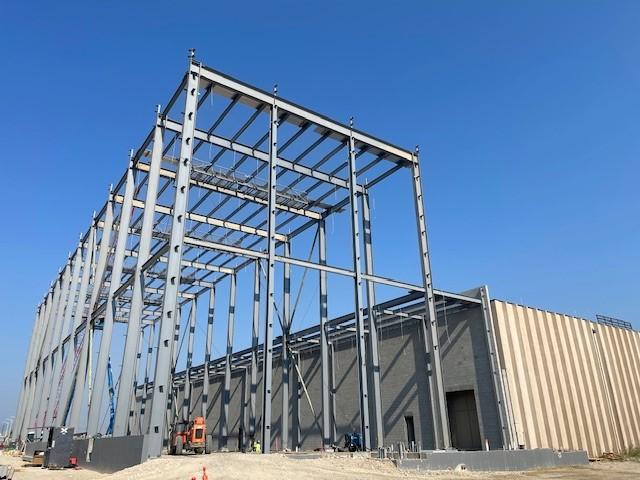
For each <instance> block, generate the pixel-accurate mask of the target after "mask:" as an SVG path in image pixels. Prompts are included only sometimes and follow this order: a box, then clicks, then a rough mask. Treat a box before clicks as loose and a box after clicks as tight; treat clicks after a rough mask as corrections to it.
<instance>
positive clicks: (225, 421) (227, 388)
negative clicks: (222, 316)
mask: <svg viewBox="0 0 640 480" xmlns="http://www.w3.org/2000/svg"><path fill="white" fill-rule="evenodd" d="M229 281H230V283H229V315H228V317H227V350H226V353H225V360H224V388H223V391H222V418H221V419H220V440H221V441H220V443H221V445H220V446H221V448H222V449H224V448H227V441H228V439H229V438H228V437H229V401H230V400H231V361H232V357H233V332H234V327H235V319H236V276H235V275H229Z"/></svg>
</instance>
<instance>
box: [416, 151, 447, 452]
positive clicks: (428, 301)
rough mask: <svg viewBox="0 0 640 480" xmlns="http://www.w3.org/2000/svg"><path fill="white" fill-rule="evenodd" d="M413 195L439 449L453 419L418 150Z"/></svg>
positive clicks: (443, 444) (423, 327) (425, 334)
mask: <svg viewBox="0 0 640 480" xmlns="http://www.w3.org/2000/svg"><path fill="white" fill-rule="evenodd" d="M411 165H412V168H411V173H412V179H413V195H414V205H415V212H416V222H417V230H418V243H419V247H420V266H421V268H422V280H423V285H424V300H425V307H426V314H427V315H425V318H424V320H423V322H422V336H423V341H424V347H425V354H426V355H425V356H426V360H427V375H428V376H429V390H430V396H431V414H432V417H433V427H434V428H433V430H434V440H435V445H434V446H435V449H447V448H450V447H451V438H450V435H449V421H448V418H447V404H446V400H445V395H444V382H443V379H442V363H441V359H440V342H439V338H438V319H437V316H436V307H435V299H434V296H433V280H432V277H431V261H430V259H429V243H428V240H427V219H426V215H425V211H424V204H423V202H424V199H423V194H422V179H421V177H420V162H419V160H418V152H417V151H416V153H415V160H414V161H413V162H412V164H411Z"/></svg>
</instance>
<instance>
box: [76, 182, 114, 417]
mask: <svg viewBox="0 0 640 480" xmlns="http://www.w3.org/2000/svg"><path fill="white" fill-rule="evenodd" d="M112 229H113V192H111V191H109V198H108V200H107V203H106V205H105V213H104V223H103V226H102V238H101V239H100V247H99V251H98V261H97V264H96V270H95V274H94V275H93V282H92V285H91V286H92V290H91V298H90V299H89V310H88V313H87V320H86V323H85V327H84V335H83V337H82V349H81V352H80V357H79V360H78V367H77V372H76V375H75V378H76V382H75V388H74V389H73V402H72V404H71V410H70V411H69V420H68V421H67V426H69V427H73V428H76V429H78V428H80V425H79V422H80V412H81V411H82V402H83V400H84V388H85V385H86V383H87V382H86V374H87V366H88V364H89V362H91V361H92V358H91V351H90V348H89V347H90V343H91V340H92V339H91V335H92V332H93V319H92V318H91V313H92V312H93V309H94V308H95V306H96V301H97V300H98V296H99V295H100V287H101V285H102V280H103V278H104V272H105V270H106V267H107V260H108V259H109V255H110V253H111V230H112ZM81 311H82V310H81Z"/></svg>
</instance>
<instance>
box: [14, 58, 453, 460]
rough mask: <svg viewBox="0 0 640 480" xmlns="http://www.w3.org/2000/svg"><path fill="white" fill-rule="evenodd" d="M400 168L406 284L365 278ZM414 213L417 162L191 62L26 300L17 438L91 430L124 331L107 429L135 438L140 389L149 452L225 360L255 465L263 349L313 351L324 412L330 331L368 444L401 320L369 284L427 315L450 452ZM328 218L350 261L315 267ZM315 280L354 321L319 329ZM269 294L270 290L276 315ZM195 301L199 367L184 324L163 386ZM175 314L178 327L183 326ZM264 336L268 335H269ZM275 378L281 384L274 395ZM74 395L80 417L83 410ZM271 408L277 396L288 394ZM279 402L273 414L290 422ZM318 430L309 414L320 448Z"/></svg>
mask: <svg viewBox="0 0 640 480" xmlns="http://www.w3.org/2000/svg"><path fill="white" fill-rule="evenodd" d="M407 171H408V172H409V173H410V175H409V176H408V179H409V181H408V182H407V188H409V189H411V190H412V192H413V203H414V215H415V221H416V231H415V232H414V233H415V234H416V235H417V239H418V241H417V245H418V249H419V251H418V252H417V253H418V255H419V258H420V266H421V272H422V275H421V282H420V283H419V284H414V283H412V282H408V281H406V280H403V279H401V278H399V279H396V278H388V277H384V276H380V275H376V274H375V272H374V269H373V265H374V261H373V257H374V250H373V248H372V240H371V238H372V235H371V218H370V213H369V210H370V207H369V195H370V192H371V191H372V189H374V188H375V187H376V186H377V185H379V184H381V183H383V182H385V181H386V180H387V179H389V178H391V177H393V176H395V175H399V174H401V172H407ZM405 176H406V173H405ZM423 202H424V199H423V194H422V179H421V175H420V162H419V152H418V151H417V150H410V149H405V148H401V147H398V146H396V145H394V144H391V143H389V142H386V141H383V140H381V139H379V138H376V137H374V136H372V135H369V134H367V133H365V132H362V131H359V130H357V129H355V128H353V124H352V123H350V124H344V123H341V122H337V121H335V120H332V119H330V118H328V117H326V116H323V115H321V114H318V113H316V112H314V111H312V110H310V109H307V108H304V107H302V106H299V105H297V104H295V103H292V102H290V101H287V100H285V99H282V98H281V97H279V96H278V94H277V89H274V91H273V92H265V91H262V90H260V89H257V88H255V87H252V86H250V85H247V84H245V83H243V82H240V81H238V80H236V79H233V78H231V77H228V76H226V75H224V74H221V73H220V72H217V71H215V70H213V69H211V68H209V67H206V66H204V65H202V64H200V63H199V62H197V61H195V60H194V59H193V58H192V57H191V58H190V60H189V64H188V70H187V72H186V74H185V76H184V78H183V79H182V81H181V82H180V84H179V87H178V88H177V90H176V91H175V93H174V94H173V96H172V97H171V98H170V100H169V102H168V103H167V104H166V106H165V107H164V108H158V110H157V112H156V117H155V121H154V124H153V126H152V128H151V131H150V132H149V134H148V135H147V137H146V138H145V140H144V141H143V143H142V144H141V145H140V146H139V148H138V149H137V150H135V151H132V152H131V155H130V158H129V165H128V167H127V169H126V172H125V174H124V175H123V176H122V177H121V178H120V180H119V181H118V182H117V183H116V184H115V186H114V187H113V188H111V189H110V191H109V193H108V197H107V200H106V202H105V204H104V205H103V206H102V208H101V209H100V210H99V211H98V212H97V213H96V214H94V217H93V218H92V219H91V222H90V226H89V228H88V230H87V232H86V234H84V235H83V236H82V238H81V239H80V242H79V244H78V246H77V248H76V250H75V252H74V253H73V254H72V255H71V256H70V257H69V258H68V260H67V263H66V264H65V265H64V267H63V268H62V269H61V270H60V272H59V275H58V276H57V278H56V279H55V280H54V282H53V283H52V285H51V287H50V289H49V291H48V292H47V294H46V295H45V298H44V299H43V301H42V303H41V304H40V305H39V306H38V309H37V314H36V320H35V327H34V333H33V336H32V340H31V346H30V350H29V355H28V359H27V365H26V368H25V376H24V382H23V387H22V392H21V402H20V405H21V407H20V409H19V412H18V418H17V420H18V421H17V422H16V431H15V432H14V434H15V436H16V437H17V436H20V437H21V438H24V436H25V434H26V432H27V430H29V429H32V428H34V427H38V428H42V427H43V426H45V425H50V424H53V425H67V426H78V425H79V424H80V423H81V421H80V420H81V417H83V416H86V429H87V435H89V436H93V435H96V434H98V433H102V432H100V431H99V429H100V425H99V424H100V419H101V417H102V415H103V413H104V405H103V402H102V399H103V398H104V394H105V392H106V390H105V384H106V383H105V376H106V370H107V362H108V359H109V357H110V355H111V353H112V350H113V344H112V337H113V335H114V325H115V324H118V325H120V324H122V325H123V328H125V329H126V335H125V340H124V346H123V348H122V352H121V357H122V368H121V374H120V381H119V387H118V391H117V408H116V416H115V425H114V435H115V436H123V435H128V434H132V433H133V432H132V425H131V424H130V418H131V411H130V410H131V408H132V407H131V405H132V399H133V398H134V395H135V393H136V392H135V390H136V386H137V385H140V384H142V383H145V384H146V385H147V386H148V389H149V392H150V398H149V404H150V405H147V413H146V414H147V415H148V416H149V427H148V430H147V431H145V432H141V433H143V434H145V435H147V436H148V442H147V443H146V445H147V448H148V454H149V456H157V455H159V454H160V452H161V451H162V447H163V441H164V440H165V438H166V434H167V431H168V428H169V425H167V415H166V408H167V404H168V403H169V404H170V401H171V392H172V390H173V389H174V388H175V387H176V385H177V384H176V383H175V381H176V380H177V379H180V378H184V377H185V376H187V377H188V378H189V379H194V378H197V376H198V375H213V374H215V372H217V371H218V370H219V368H221V366H223V367H224V369H223V374H224V375H226V376H227V377H228V376H230V374H231V373H230V372H231V369H232V367H233V368H236V367H246V368H248V369H250V370H251V377H252V378H251V381H252V382H255V381H256V380H255V378H256V374H257V369H261V372H262V374H263V382H262V385H263V389H262V412H261V419H262V421H261V425H262V432H261V436H262V444H263V448H264V451H265V453H268V452H269V451H270V448H271V447H270V445H271V442H270V438H271V395H272V388H273V378H272V373H271V372H272V366H273V357H274V354H276V355H278V356H279V358H280V361H281V362H282V363H283V366H284V367H283V368H285V369H287V370H288V369H290V368H291V362H292V361H295V359H291V358H289V351H290V350H291V351H297V349H303V348H310V347H311V348H319V349H320V351H321V359H322V389H323V392H322V403H323V404H324V403H326V402H327V401H328V388H329V387H328V367H327V365H326V362H327V349H328V346H329V342H330V341H331V339H332V338H334V337H335V336H336V335H342V334H343V333H344V332H346V333H347V334H349V335H354V338H355V339H356V344H357V352H358V362H357V364H358V378H359V399H360V423H361V431H362V435H363V440H364V443H365V447H366V448H372V447H375V446H381V445H382V442H383V439H382V437H381V436H380V435H381V434H380V429H376V432H377V435H378V438H371V435H370V424H371V422H372V421H373V422H380V418H381V406H380V392H379V388H380V385H379V368H378V365H377V363H376V362H377V328H378V322H382V321H386V318H387V317H388V316H389V315H397V313H398V312H387V311H385V310H384V308H383V309H377V308H374V306H375V305H376V301H375V286H376V285H384V286H387V287H392V288H396V289H399V290H403V291H405V292H411V293H410V295H413V296H415V297H416V298H419V299H421V301H422V302H424V303H425V305H426V315H420V316H418V315H417V314H416V313H411V315H413V316H414V317H416V318H417V317H419V319H420V322H421V323H422V327H423V341H424V348H425V351H426V352H427V353H428V355H427V358H428V362H427V363H428V365H425V368H426V369H427V370H428V371H429V372H431V375H430V376H429V386H428V388H429V389H430V392H431V395H430V399H431V410H432V414H433V418H434V438H435V439H436V447H437V448H445V447H447V446H449V445H450V442H449V433H448V427H447V419H446V413H445V409H444V390H443V385H442V378H441V367H440V356H439V355H440V354H439V349H438V337H437V332H436V331H435V330H436V329H435V328H434V327H435V325H436V324H435V322H436V310H437V308H438V306H437V301H436V294H435V293H434V290H433V285H432V279H431V267H430V261H429V252H428V243H427V230H426V228H427V227H426V217H425V213H424V205H423ZM335 216H342V217H344V218H346V219H347V220H348V223H349V225H350V227H351V231H350V241H349V242H348V243H347V244H345V245H344V248H345V249H350V250H351V253H352V261H351V265H350V266H348V267H345V266H340V265H334V264H331V263H330V262H328V261H327V257H326V244H327V241H328V237H329V234H328V232H327V229H326V222H327V221H328V220H331V219H332V218H334V217H335ZM310 236H311V237H312V238H313V240H312V241H311V242H310V245H309V239H308V237H310ZM302 242H306V243H307V248H308V251H309V252H310V253H309V256H308V257H306V258H300V257H296V256H293V255H292V253H291V252H292V246H295V245H298V244H299V243H302ZM276 265H279V268H282V270H283V275H284V278H283V279H282V280H280V279H279V278H278V279H277V278H276V275H275V271H276ZM292 267H295V268H301V269H303V270H304V272H305V273H304V275H307V273H308V274H310V275H311V274H315V275H317V278H318V291H317V292H316V295H317V298H318V304H319V312H318V319H319V321H318V325H317V327H316V328H315V330H313V331H312V332H311V331H309V332H306V333H305V332H304V331H302V332H295V331H294V330H293V329H292V318H293V315H294V314H295V305H294V308H293V310H292V297H293V296H294V295H292V290H291V268H292ZM241 272H253V273H252V274H251V275H252V276H253V277H254V289H253V292H249V293H251V294H252V295H245V294H244V293H246V292H238V291H236V277H237V276H238V275H239V274H240V273H241ZM328 275H335V276H340V277H343V278H346V279H348V280H349V281H350V282H351V283H352V288H353V290H352V298H353V305H354V309H353V312H354V313H353V314H352V317H350V318H349V319H342V320H340V321H339V322H335V321H330V320H329V319H328V310H327V303H328V302H329V301H330V299H329V298H328V294H327V277H328ZM303 278H304V276H303ZM303 281H304V280H303ZM280 286H282V288H281V289H280ZM276 291H278V292H280V291H281V293H279V294H278V295H279V296H281V297H282V305H281V306H278V305H277V303H278V302H276ZM221 295H224V296H226V297H228V307H227V308H228V320H227V336H228V338H227V349H226V352H225V355H224V356H223V357H222V359H223V360H222V363H220V362H218V363H215V362H214V363H212V362H211V358H212V356H211V353H212V352H211V341H212V336H213V334H214V330H213V320H212V316H213V313H211V312H213V310H214V308H215V301H216V298H217V297H219V296H221ZM439 295H440V297H439V298H444V297H443V295H444V294H443V293H440V294H439ZM241 296H242V300H241V298H240V297H241ZM236 297H237V298H236ZM451 298H453V297H451ZM247 300H248V301H250V302H251V303H252V304H253V314H252V316H251V318H250V321H247V320H246V319H240V318H238V319H236V318H235V317H236V315H235V304H236V301H247ZM197 301H200V302H201V303H202V304H209V311H210V313H209V317H211V319H210V321H209V322H208V325H207V332H206V335H205V336H206V340H205V341H206V346H205V352H206V353H205V362H204V363H203V365H202V366H201V367H193V365H192V356H193V351H192V350H193V349H192V344H193V337H194V336H195V332H194V328H193V326H192V327H191V328H189V331H188V333H185V335H188V336H189V341H188V345H189V347H188V352H187V365H188V366H189V368H188V369H187V370H186V371H185V373H184V374H182V376H180V375H178V376H174V375H173V373H174V370H175V366H176V356H177V355H178V354H179V352H178V345H177V341H178V337H179V332H180V325H181V324H182V325H187V323H189V324H192V323H193V322H195V320H193V318H195V315H196V313H195V312H196V302H197ZM296 303H297V300H296ZM187 310H188V311H189V312H190V313H189V315H188V317H189V318H187V315H185V314H181V311H184V313H186V311H187ZM235 322H245V323H246V325H244V327H243V328H246V329H248V330H250V331H251V335H252V346H251V348H249V349H248V350H246V351H243V352H242V353H239V352H234V342H233V340H234V339H233V331H234V325H235ZM260 324H261V325H262V330H263V332H264V333H263V335H260V328H259V325H260ZM144 329H151V330H149V332H153V336H152V340H151V341H152V342H153V344H154V345H155V346H154V348H153V349H150V353H149V355H148V358H147V359H146V360H145V361H144V362H143V360H142V358H143V356H142V355H141V354H140V350H141V345H142V341H141V336H142V332H143V330H144ZM274 329H275V330H278V331H281V335H280V336H278V337H275V336H274ZM85 333H89V335H87V334H85ZM259 337H260V338H259ZM98 339H99V341H98ZM283 346H285V347H286V348H283ZM367 350H369V351H370V353H369V354H367ZM143 363H146V367H145V365H143ZM141 369H142V370H145V374H144V379H143V378H140V377H141V376H140V371H141ZM370 372H373V373H372V378H373V383H372V385H369V384H368V378H369V373H370ZM88 373H90V377H91V385H89V384H88V381H87V376H88ZM287 382H288V380H286V377H285V379H284V380H283V385H282V388H283V389H285V391H288V388H289V385H288V383H287ZM205 383H206V382H205ZM53 385H59V388H57V389H56V388H54V387H53ZM89 386H90V387H91V388H90V394H88V387H89ZM87 395H88V399H87V400H88V408H83V399H84V398H85V397H87ZM204 396H205V395H204V394H203V397H204ZM369 396H371V397H372V398H373V402H372V405H373V411H372V412H369V400H368V399H369ZM282 398H283V402H287V401H288V400H287V396H286V395H283V396H282ZM204 401H205V402H206V400H204ZM174 407H175V406H174ZM285 407H286V406H285V405H283V411H288V408H285ZM327 411H328V409H326V408H325V409H323V412H327ZM329 423H330V419H329V418H328V414H326V413H323V421H322V428H323V436H324V438H325V440H326V441H328V439H329V435H328V431H329V429H330V425H329ZM286 442H287V438H286V437H285V438H283V443H284V444H285V445H286V444H287V443H286Z"/></svg>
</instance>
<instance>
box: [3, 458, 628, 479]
mask: <svg viewBox="0 0 640 480" xmlns="http://www.w3.org/2000/svg"><path fill="white" fill-rule="evenodd" d="M0 464H9V465H13V466H14V468H16V473H15V474H14V477H13V478H14V479H15V480H31V479H50V480H66V479H74V480H89V479H105V480H151V479H162V480H191V478H192V477H194V476H195V477H196V478H197V479H198V480H200V479H201V475H202V467H203V466H205V467H206V469H207V474H208V476H209V479H210V480H213V479H238V480H240V479H242V480H245V479H256V480H302V479H304V480H321V479H331V480H340V479H360V480H366V479H372V480H388V479H396V478H397V479H407V480H411V479H415V480H418V479H427V478H433V479H437V480H448V479H470V480H471V479H480V478H481V479H500V480H507V479H531V478H540V479H563V480H583V479H584V480H596V479H603V480H612V479H639V478H640V463H638V462H596V463H592V464H591V465H589V466H588V467H574V468H557V469H550V470H536V471H530V472H516V473H489V472H450V471H449V472H429V473H426V472H419V473H418V472H407V471H400V470H398V469H396V467H395V466H394V465H393V463H391V462H390V461H386V460H376V459H369V458H364V457H353V458H352V457H348V456H339V457H336V456H326V457H319V456H317V455H309V456H306V457H305V456H297V457H294V456H291V455H280V454H273V455H251V454H241V453H215V454H212V455H208V456H195V455H187V456H183V457H162V458H159V459H156V460H150V461H148V462H146V463H144V464H142V465H137V466H135V467H131V468H128V469H126V470H122V471H120V472H117V473H114V474H111V475H103V474H98V473H95V472H91V471H89V470H60V471H50V470H44V469H42V468H37V467H30V466H26V465H25V464H24V463H23V462H22V460H21V459H20V458H16V457H10V456H0Z"/></svg>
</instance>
